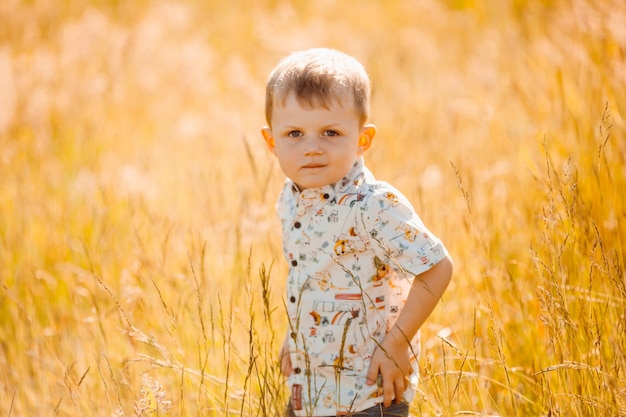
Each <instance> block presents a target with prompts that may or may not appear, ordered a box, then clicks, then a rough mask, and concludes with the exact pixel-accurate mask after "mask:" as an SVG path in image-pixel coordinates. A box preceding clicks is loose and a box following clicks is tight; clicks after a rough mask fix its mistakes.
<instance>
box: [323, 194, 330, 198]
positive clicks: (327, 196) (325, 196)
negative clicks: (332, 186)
mask: <svg viewBox="0 0 626 417" xmlns="http://www.w3.org/2000/svg"><path fill="white" fill-rule="evenodd" d="M322 197H324V200H328V199H329V198H330V194H328V193H324V195H323V196H322Z"/></svg>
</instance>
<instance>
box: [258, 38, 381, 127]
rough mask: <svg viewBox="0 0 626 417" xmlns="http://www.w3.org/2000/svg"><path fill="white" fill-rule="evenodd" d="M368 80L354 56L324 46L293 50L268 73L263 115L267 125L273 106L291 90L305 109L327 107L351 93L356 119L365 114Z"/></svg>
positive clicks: (363, 117) (361, 121) (360, 118)
mask: <svg viewBox="0 0 626 417" xmlns="http://www.w3.org/2000/svg"><path fill="white" fill-rule="evenodd" d="M370 90H371V87H370V79H369V76H368V75H367V72H366V71H365V68H364V67H363V65H361V63H360V62H359V61H357V60H356V59H355V58H353V57H351V56H350V55H347V54H345V53H343V52H339V51H336V50H334V49H327V48H313V49H307V50H304V51H300V52H295V53H293V54H291V55H289V56H287V57H285V58H283V59H282V60H281V61H280V62H279V63H278V65H277V66H276V67H275V68H274V70H272V72H271V73H270V75H269V77H268V80H267V86H266V95H265V118H266V120H267V123H268V124H269V125H270V126H271V123H272V112H273V110H274V106H275V105H276V104H277V103H279V102H284V101H285V99H286V98H287V96H288V95H289V93H291V92H292V91H293V92H294V93H295V95H296V99H297V100H298V103H299V104H300V105H301V106H303V107H307V108H316V107H323V108H325V109H328V108H329V106H330V104H331V102H332V101H341V99H342V98H344V97H346V96H349V95H351V96H352V97H353V99H354V107H355V109H356V111H357V113H358V115H359V122H360V124H361V125H364V124H365V122H367V119H368V117H369V101H370Z"/></svg>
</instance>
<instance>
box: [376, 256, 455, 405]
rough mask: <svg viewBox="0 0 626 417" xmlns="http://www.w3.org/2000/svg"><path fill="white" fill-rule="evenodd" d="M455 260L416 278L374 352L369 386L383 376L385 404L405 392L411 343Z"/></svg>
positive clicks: (440, 290)
mask: <svg viewBox="0 0 626 417" xmlns="http://www.w3.org/2000/svg"><path fill="white" fill-rule="evenodd" d="M452 269H453V265H452V260H451V259H450V257H449V256H446V257H445V258H444V259H443V260H441V261H440V262H439V263H438V264H437V265H435V266H433V267H432V268H431V269H429V270H428V271H426V272H424V273H422V274H420V275H417V276H416V277H415V280H414V281H413V286H412V287H411V291H409V294H408V297H407V301H406V304H405V305H404V308H403V309H402V312H401V313H400V315H399V316H398V319H397V321H396V323H395V325H394V326H393V328H392V329H390V330H389V332H388V333H387V335H386V336H385V339H384V340H383V342H382V343H381V344H380V346H379V347H378V348H377V349H376V350H375V351H374V355H373V357H372V362H371V365H370V369H369V371H368V374H367V384H368V385H373V384H375V383H376V380H377V378H378V375H379V374H380V375H381V377H382V384H383V404H384V405H385V407H387V406H389V405H390V404H391V401H392V400H393V398H394V397H395V398H396V401H401V399H402V395H403V394H404V391H405V389H406V382H407V381H406V379H405V378H406V376H407V375H408V374H410V372H411V362H410V356H409V344H410V341H411V339H413V337H414V336H415V334H416V333H417V331H418V330H419V329H420V327H422V324H424V322H425V321H426V319H427V318H428V316H430V313H431V312H432V311H433V310H434V309H435V307H436V306H437V303H438V302H439V300H440V299H441V296H442V295H443V293H444V291H445V290H446V288H447V287H448V284H449V283H450V278H451V277H452Z"/></svg>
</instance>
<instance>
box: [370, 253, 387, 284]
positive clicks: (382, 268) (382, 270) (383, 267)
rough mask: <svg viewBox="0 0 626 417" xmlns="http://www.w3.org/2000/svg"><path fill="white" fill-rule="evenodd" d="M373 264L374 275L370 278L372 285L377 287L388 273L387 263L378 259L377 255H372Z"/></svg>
mask: <svg viewBox="0 0 626 417" xmlns="http://www.w3.org/2000/svg"><path fill="white" fill-rule="evenodd" d="M374 266H375V267H376V275H374V276H373V277H372V278H371V281H373V282H374V286H375V287H378V286H380V285H382V284H383V281H382V280H383V279H384V278H385V277H386V276H387V275H389V265H387V264H385V263H384V262H383V261H381V260H380V258H379V257H378V256H374Z"/></svg>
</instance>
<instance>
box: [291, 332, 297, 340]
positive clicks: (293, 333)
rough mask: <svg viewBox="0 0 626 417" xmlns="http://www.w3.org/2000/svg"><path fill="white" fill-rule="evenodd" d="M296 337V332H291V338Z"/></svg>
mask: <svg viewBox="0 0 626 417" xmlns="http://www.w3.org/2000/svg"><path fill="white" fill-rule="evenodd" d="M296 337H298V335H297V334H296V332H291V338H292V339H294V340H295V339H296Z"/></svg>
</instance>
